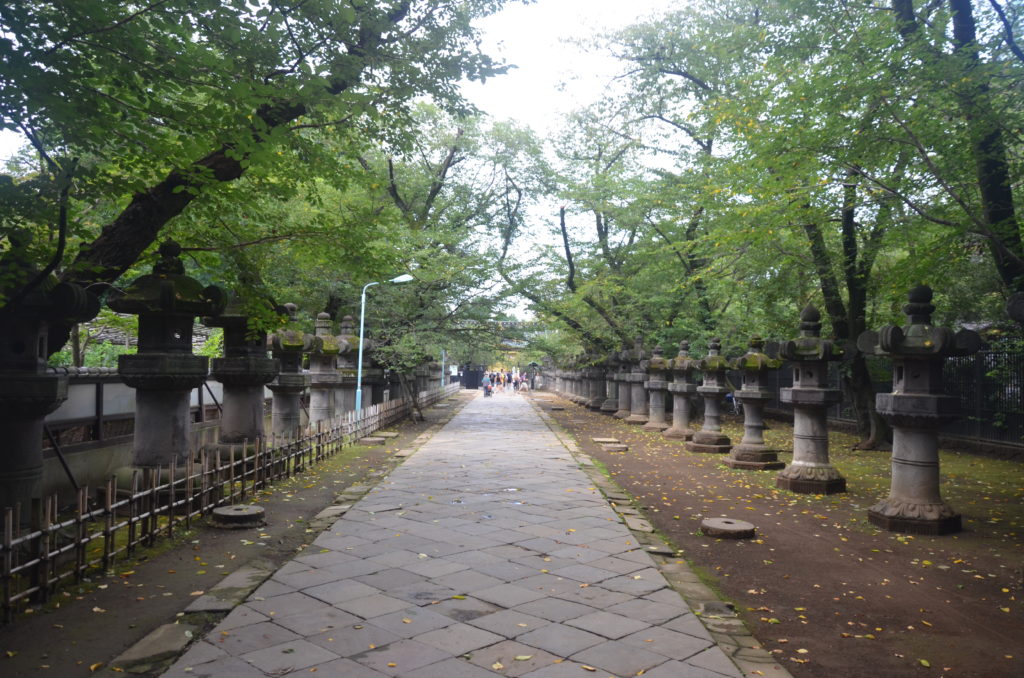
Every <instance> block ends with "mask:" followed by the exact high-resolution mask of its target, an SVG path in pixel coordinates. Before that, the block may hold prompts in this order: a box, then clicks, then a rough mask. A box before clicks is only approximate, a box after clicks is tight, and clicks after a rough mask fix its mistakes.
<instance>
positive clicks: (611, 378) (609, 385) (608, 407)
mask: <svg viewBox="0 0 1024 678" xmlns="http://www.w3.org/2000/svg"><path fill="white" fill-rule="evenodd" d="M619 365H620V361H619V353H618V351H612V352H611V353H609V354H608V357H607V358H605V360H604V388H605V393H606V394H607V396H608V397H607V398H605V400H604V402H603V403H601V411H602V412H604V413H605V414H615V412H616V410H618V409H619V382H618V380H617V379H616V376H618V370H619Z"/></svg>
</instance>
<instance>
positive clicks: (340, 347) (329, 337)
mask: <svg viewBox="0 0 1024 678" xmlns="http://www.w3.org/2000/svg"><path fill="white" fill-rule="evenodd" d="M314 331H315V333H316V344H315V345H314V348H313V350H314V352H315V353H318V354H320V355H338V354H339V353H343V352H345V351H347V350H348V342H346V341H345V340H344V339H343V338H342V337H340V336H334V335H333V334H331V315H330V314H329V313H326V312H321V313H318V314H317V316H316V329H315V330H314Z"/></svg>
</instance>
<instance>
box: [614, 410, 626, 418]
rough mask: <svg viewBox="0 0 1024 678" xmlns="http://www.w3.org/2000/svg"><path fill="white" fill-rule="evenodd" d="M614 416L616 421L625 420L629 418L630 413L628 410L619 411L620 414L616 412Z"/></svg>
mask: <svg viewBox="0 0 1024 678" xmlns="http://www.w3.org/2000/svg"><path fill="white" fill-rule="evenodd" d="M612 416H613V417H615V418H616V419H625V418H626V417H628V416H629V411H628V410H626V411H623V410H619V411H618V412H616V413H615V414H613V415H612Z"/></svg>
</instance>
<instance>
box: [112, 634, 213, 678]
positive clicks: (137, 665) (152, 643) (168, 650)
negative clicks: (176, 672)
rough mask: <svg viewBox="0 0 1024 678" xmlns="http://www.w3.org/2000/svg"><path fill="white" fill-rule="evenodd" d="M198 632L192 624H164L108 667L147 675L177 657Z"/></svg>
mask: <svg viewBox="0 0 1024 678" xmlns="http://www.w3.org/2000/svg"><path fill="white" fill-rule="evenodd" d="M198 630H199V627H198V626H193V625H192V624H164V625H163V626H160V627H157V628H156V629H155V630H153V631H151V632H150V633H149V635H147V636H145V637H143V638H142V640H140V641H139V642H137V643H135V644H134V645H132V646H131V647H129V648H128V649H127V650H125V651H124V652H122V653H121V654H120V655H118V656H117V658H115V659H114V661H112V662H111V663H110V665H111V667H112V668H114V669H121V670H123V671H124V672H125V673H148V672H150V671H152V670H153V669H155V668H157V665H158V664H160V663H162V662H165V661H167V660H168V659H172V658H174V657H177V656H178V654H179V653H181V651H182V650H184V649H185V647H187V646H188V644H189V643H191V642H192V639H193V638H194V637H195V634H196V632H197V631H198Z"/></svg>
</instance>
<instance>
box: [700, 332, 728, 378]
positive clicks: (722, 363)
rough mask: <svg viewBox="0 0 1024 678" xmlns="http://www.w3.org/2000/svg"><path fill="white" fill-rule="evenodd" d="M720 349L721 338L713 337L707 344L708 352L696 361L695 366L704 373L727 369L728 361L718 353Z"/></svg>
mask: <svg viewBox="0 0 1024 678" xmlns="http://www.w3.org/2000/svg"><path fill="white" fill-rule="evenodd" d="M721 349H722V340H721V339H719V338H718V337H715V338H714V339H712V340H711V343H709V344H708V354H707V355H706V356H704V358H703V359H702V360H699V361H698V362H697V365H696V366H697V368H698V369H700V370H701V371H702V372H704V373H708V372H724V371H725V370H727V369H729V361H728V359H726V357H725V356H723V355H721V354H719V351H720V350H721Z"/></svg>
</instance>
